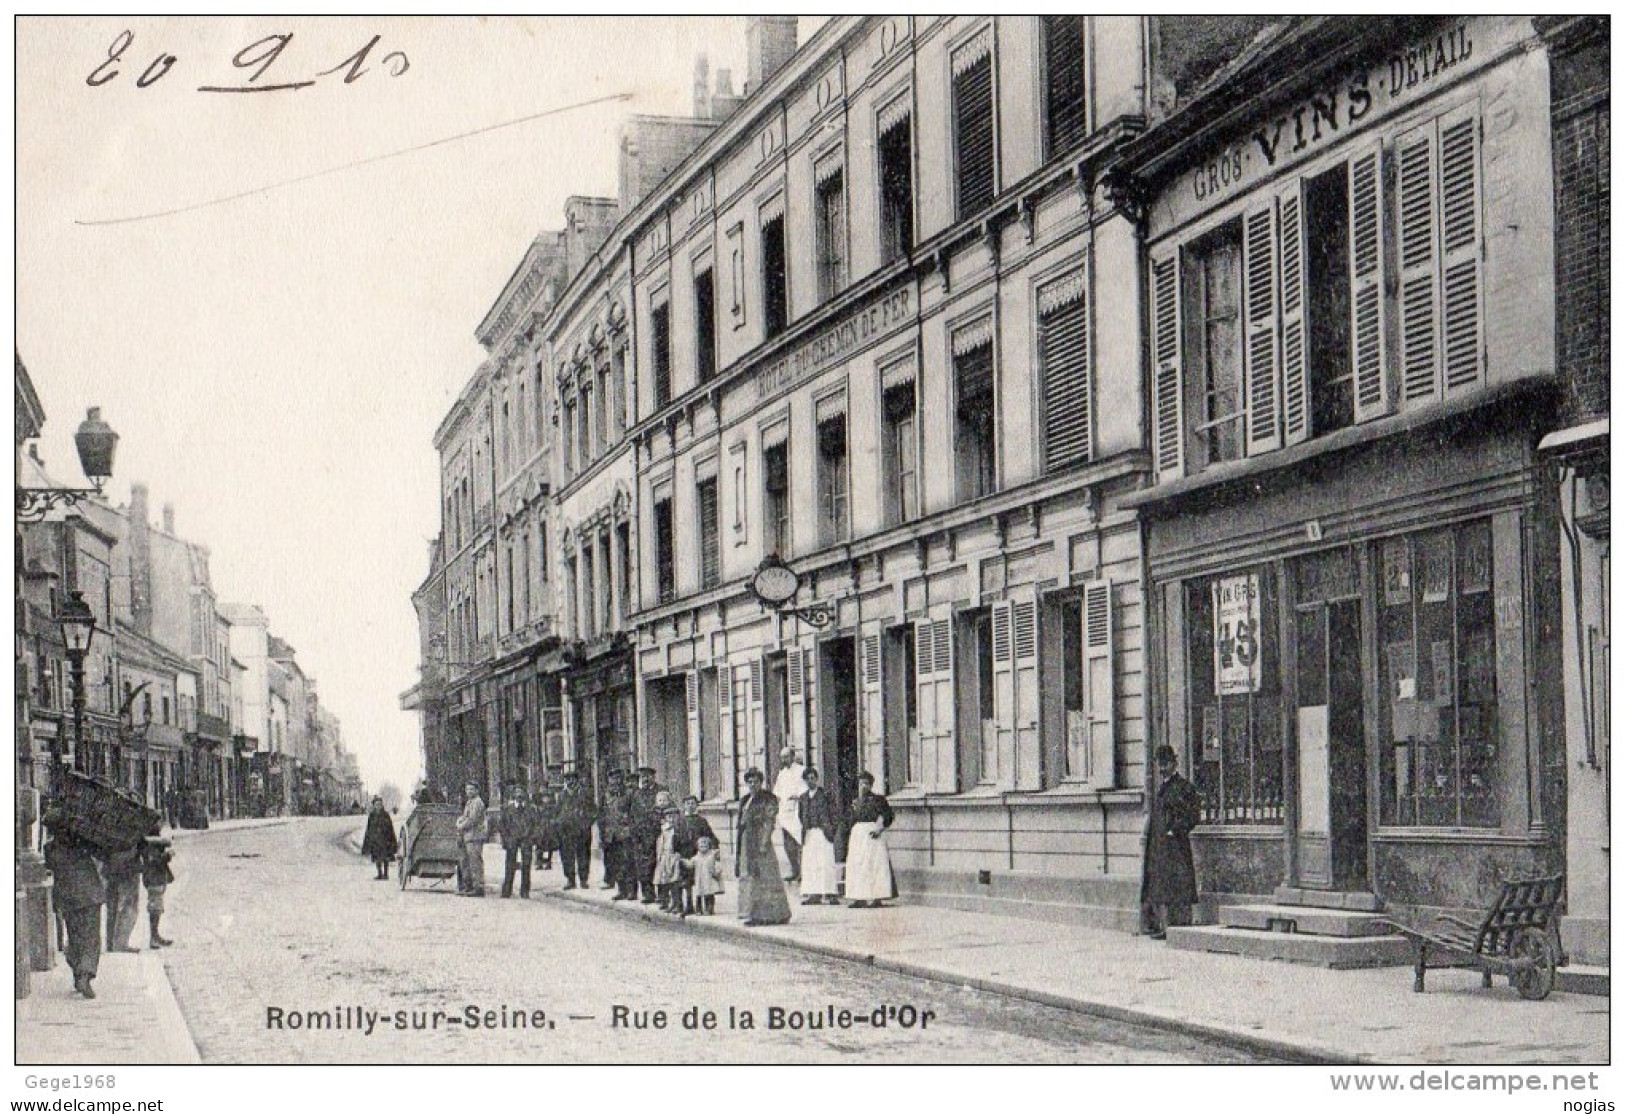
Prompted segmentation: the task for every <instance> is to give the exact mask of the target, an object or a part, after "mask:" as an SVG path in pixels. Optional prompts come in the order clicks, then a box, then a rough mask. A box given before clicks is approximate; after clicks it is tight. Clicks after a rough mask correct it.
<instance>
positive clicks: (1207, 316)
mask: <svg viewBox="0 0 1625 1114" xmlns="http://www.w3.org/2000/svg"><path fill="white" fill-rule="evenodd" d="M1186 275H1187V279H1188V283H1187V302H1186V306H1187V311H1186V322H1187V325H1186V328H1187V334H1186V352H1187V353H1188V354H1189V364H1188V366H1189V369H1190V383H1191V389H1192V395H1193V397H1192V398H1191V400H1190V405H1188V406H1187V408H1186V409H1187V413H1190V414H1191V415H1192V416H1193V418H1194V421H1193V422H1192V425H1191V442H1192V445H1191V455H1192V456H1193V458H1194V460H1195V462H1196V463H1197V464H1198V466H1199V467H1206V466H1207V465H1210V464H1218V463H1220V462H1222V461H1226V460H1236V459H1238V458H1239V457H1240V456H1241V455H1242V433H1243V430H1242V422H1243V420H1244V419H1245V417H1246V410H1245V408H1244V404H1243V398H1242V392H1241V369H1242V355H1241V342H1242V327H1241V222H1240V221H1234V222H1232V223H1230V224H1227V225H1225V226H1224V227H1223V228H1220V229H1219V230H1218V231H1216V232H1214V233H1213V234H1212V235H1211V236H1209V237H1208V238H1206V239H1204V240H1201V241H1199V242H1198V243H1197V244H1196V245H1195V246H1194V247H1193V248H1191V250H1190V251H1189V252H1188V253H1187V255H1186Z"/></svg>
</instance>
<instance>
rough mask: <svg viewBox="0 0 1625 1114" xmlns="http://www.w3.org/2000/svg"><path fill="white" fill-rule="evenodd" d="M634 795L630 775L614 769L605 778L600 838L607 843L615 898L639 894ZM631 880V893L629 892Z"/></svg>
mask: <svg viewBox="0 0 1625 1114" xmlns="http://www.w3.org/2000/svg"><path fill="white" fill-rule="evenodd" d="M630 796H631V795H630V794H629V793H628V792H627V789H626V775H625V773H623V772H622V771H621V770H618V769H616V770H611V771H609V773H608V774H606V775H605V779H604V806H603V808H602V809H601V810H599V813H598V838H599V841H600V842H601V843H602V844H603V846H604V888H605V889H606V890H609V889H612V890H615V891H616V894H615V897H614V899H613V900H615V901H627V900H630V899H631V898H635V897H637V896H638V895H637V880H636V878H635V877H634V876H633V874H632V864H631V859H632V821H631V815H630V813H629V812H628V806H629V803H630ZM629 883H630V888H631V892H630V893H628V892H627V890H628V884H629Z"/></svg>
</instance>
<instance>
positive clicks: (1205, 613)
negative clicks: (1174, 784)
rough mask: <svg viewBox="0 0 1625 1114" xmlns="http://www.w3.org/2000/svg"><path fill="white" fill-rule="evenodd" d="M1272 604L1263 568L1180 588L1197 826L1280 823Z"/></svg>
mask: <svg viewBox="0 0 1625 1114" xmlns="http://www.w3.org/2000/svg"><path fill="white" fill-rule="evenodd" d="M1275 606H1276V605H1275V590H1274V578H1273V576H1272V574H1271V573H1270V572H1269V571H1268V570H1267V569H1261V570H1256V571H1242V572H1237V573H1234V574H1227V575H1224V576H1218V577H1212V578H1210V579H1207V580H1200V581H1197V582H1195V583H1193V584H1190V585H1189V586H1188V587H1187V588H1186V592H1185V623H1186V660H1187V662H1188V666H1187V668H1188V670H1189V686H1188V690H1187V691H1188V693H1189V696H1188V699H1189V701H1190V705H1189V709H1188V713H1189V714H1188V717H1187V721H1186V722H1187V723H1188V725H1189V727H1188V737H1187V740H1186V741H1187V745H1188V746H1189V769H1190V770H1191V771H1192V776H1191V780H1192V781H1194V782H1195V783H1196V788H1197V790H1198V791H1199V792H1200V793H1201V796H1202V823H1204V824H1227V825H1255V824H1268V825H1278V824H1280V823H1281V819H1282V814H1283V813H1282V793H1281V776H1282V775H1281V771H1282V752H1281V691H1280V684H1279V665H1278V657H1279V655H1278V654H1277V651H1276V644H1275V641H1276V640H1275V637H1274V635H1273V633H1272V632H1274V631H1275V630H1276V629H1277V628H1276V619H1275Z"/></svg>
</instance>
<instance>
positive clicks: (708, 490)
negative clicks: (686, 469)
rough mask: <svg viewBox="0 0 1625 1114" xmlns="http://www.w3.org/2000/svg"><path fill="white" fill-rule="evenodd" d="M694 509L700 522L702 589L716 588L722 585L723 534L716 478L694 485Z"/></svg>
mask: <svg viewBox="0 0 1625 1114" xmlns="http://www.w3.org/2000/svg"><path fill="white" fill-rule="evenodd" d="M694 507H695V513H696V514H697V515H698V516H699V520H700V521H699V536H700V587H701V588H715V587H716V586H717V585H718V584H721V583H722V532H721V530H719V529H718V525H719V524H718V522H717V513H718V509H719V508H718V506H717V478H716V477H715V476H711V477H709V478H708V479H704V480H701V481H700V482H699V483H697V484H695V485H694Z"/></svg>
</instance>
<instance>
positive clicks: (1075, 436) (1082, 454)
mask: <svg viewBox="0 0 1625 1114" xmlns="http://www.w3.org/2000/svg"><path fill="white" fill-rule="evenodd" d="M1038 314H1039V316H1038V333H1039V345H1040V359H1041V360H1042V361H1043V376H1044V381H1043V391H1044V394H1043V398H1044V469H1045V471H1047V472H1057V471H1060V470H1061V469H1063V468H1066V467H1067V466H1069V465H1072V464H1076V463H1078V462H1080V461H1085V460H1088V459H1089V457H1090V455H1091V454H1092V452H1093V446H1094V435H1093V426H1094V421H1093V419H1094V413H1093V411H1094V385H1093V383H1092V382H1091V378H1092V377H1091V375H1090V367H1089V311H1088V304H1087V302H1086V300H1085V298H1084V275H1083V273H1082V272H1081V271H1080V272H1079V273H1078V274H1076V275H1073V276H1069V277H1068V278H1064V279H1061V280H1060V281H1059V282H1055V283H1051V284H1050V285H1049V286H1047V287H1044V288H1043V289H1041V290H1040V291H1039V293H1038Z"/></svg>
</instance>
